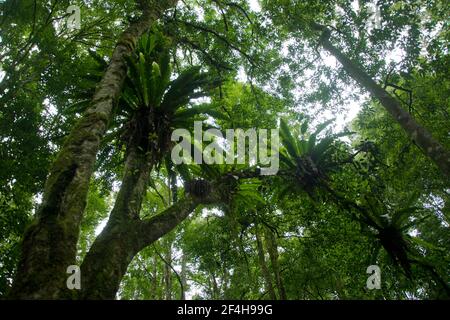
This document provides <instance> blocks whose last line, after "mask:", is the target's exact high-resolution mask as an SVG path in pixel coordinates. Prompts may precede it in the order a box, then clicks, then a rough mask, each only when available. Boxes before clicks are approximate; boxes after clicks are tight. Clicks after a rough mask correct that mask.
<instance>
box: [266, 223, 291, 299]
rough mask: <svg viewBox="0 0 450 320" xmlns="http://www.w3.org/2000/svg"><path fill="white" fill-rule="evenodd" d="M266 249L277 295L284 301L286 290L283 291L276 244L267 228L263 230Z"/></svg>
mask: <svg viewBox="0 0 450 320" xmlns="http://www.w3.org/2000/svg"><path fill="white" fill-rule="evenodd" d="M264 235H265V239H266V247H267V251H268V252H269V258H270V264H271V265H272V270H273V274H274V276H275V283H276V285H277V289H278V295H279V297H280V299H281V300H286V299H287V298H286V290H285V289H284V284H283V279H282V278H281V272H280V265H279V262H278V243H277V239H276V238H275V235H274V234H273V232H272V231H271V230H269V229H268V228H264Z"/></svg>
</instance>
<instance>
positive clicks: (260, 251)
mask: <svg viewBox="0 0 450 320" xmlns="http://www.w3.org/2000/svg"><path fill="white" fill-rule="evenodd" d="M255 236H256V248H257V250H258V259H259V265H260V267H261V272H262V275H263V278H264V282H265V286H266V290H267V292H268V293H269V297H270V299H272V300H277V295H276V294H275V290H274V288H273V282H272V276H271V274H270V271H269V268H268V267H267V262H266V257H265V253H264V246H263V242H262V239H261V235H260V230H259V226H258V225H256V226H255Z"/></svg>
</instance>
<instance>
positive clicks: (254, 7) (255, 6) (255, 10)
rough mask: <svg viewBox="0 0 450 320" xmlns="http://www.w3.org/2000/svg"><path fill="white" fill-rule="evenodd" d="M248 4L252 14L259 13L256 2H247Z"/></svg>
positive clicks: (254, 0) (253, 0) (256, 0)
mask: <svg viewBox="0 0 450 320" xmlns="http://www.w3.org/2000/svg"><path fill="white" fill-rule="evenodd" d="M248 4H249V6H250V9H251V10H252V11H254V12H260V11H261V5H260V4H259V1H258V0H249V1H248Z"/></svg>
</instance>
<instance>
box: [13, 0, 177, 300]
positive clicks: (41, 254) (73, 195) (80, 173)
mask: <svg viewBox="0 0 450 320" xmlns="http://www.w3.org/2000/svg"><path fill="white" fill-rule="evenodd" d="M137 3H138V4H139V5H140V7H141V9H143V13H142V15H141V17H140V19H138V20H137V21H136V22H134V23H132V24H130V26H129V27H128V28H127V29H126V30H125V32H124V33H123V34H122V35H121V36H120V38H119V40H118V42H117V45H116V47H115V49H114V52H113V55H112V58H111V62H110V64H109V66H108V68H107V70H106V72H105V74H104V76H103V78H102V80H101V81H100V83H99V84H98V86H97V90H96V92H95V94H94V97H93V99H92V102H91V105H90V106H89V108H88V109H87V110H86V112H85V114H84V115H83V117H82V118H81V119H80V120H79V122H78V123H77V124H76V125H75V127H74V128H73V130H72V131H71V133H70V135H69V136H68V138H67V140H66V142H65V144H64V145H63V147H62V149H61V150H60V152H59V154H58V156H57V158H56V160H55V162H54V164H53V166H52V168H51V169H50V173H49V177H48V179H47V181H46V185H45V189H44V195H43V201H42V204H41V206H40V208H39V209H38V212H37V214H36V218H35V220H34V222H33V223H32V224H31V225H30V226H29V227H28V229H27V231H26V233H25V235H24V240H23V243H22V255H21V260H20V262H19V265H18V270H17V276H16V278H15V280H14V283H13V288H12V290H11V292H10V295H9V296H10V297H11V298H16V299H58V298H66V297H67V296H65V293H66V292H67V288H66V279H67V277H68V275H67V273H66V270H67V267H68V266H69V265H73V264H75V258H76V244H77V241H78V237H79V229H80V223H81V219H82V216H83V211H84V208H85V205H86V196H87V192H88V187H89V180H90V177H91V175H92V171H93V166H94V162H95V158H96V155H97V152H98V149H99V145H100V141H101V139H102V137H103V135H104V133H105V131H106V128H107V124H108V121H109V119H110V117H111V113H112V109H113V106H114V104H115V103H116V101H117V99H118V97H119V95H120V92H121V89H122V85H123V82H124V79H125V77H126V73H127V68H126V63H125V59H124V58H125V57H126V56H127V55H129V54H131V52H132V51H133V50H134V48H135V45H136V43H137V40H138V38H139V37H140V36H141V35H142V34H143V33H144V32H145V31H146V30H148V29H149V27H150V25H151V24H152V22H153V21H155V20H156V19H157V18H158V17H159V16H160V14H161V13H162V12H163V11H164V10H166V9H167V8H170V7H172V6H174V5H175V4H176V3H177V0H167V1H159V2H158V4H156V3H155V2H154V1H150V2H147V1H140V0H139V1H137Z"/></svg>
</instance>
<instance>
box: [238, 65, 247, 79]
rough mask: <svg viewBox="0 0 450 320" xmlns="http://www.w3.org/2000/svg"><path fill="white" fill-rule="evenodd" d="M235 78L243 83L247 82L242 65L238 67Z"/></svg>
mask: <svg viewBox="0 0 450 320" xmlns="http://www.w3.org/2000/svg"><path fill="white" fill-rule="evenodd" d="M237 80H238V81H240V82H244V83H245V82H247V80H248V77H247V73H246V72H245V69H244V67H242V66H240V67H239V70H238V74H237Z"/></svg>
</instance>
